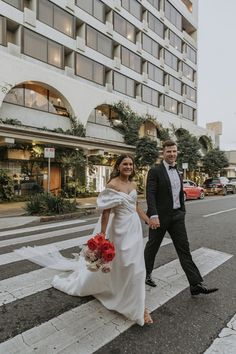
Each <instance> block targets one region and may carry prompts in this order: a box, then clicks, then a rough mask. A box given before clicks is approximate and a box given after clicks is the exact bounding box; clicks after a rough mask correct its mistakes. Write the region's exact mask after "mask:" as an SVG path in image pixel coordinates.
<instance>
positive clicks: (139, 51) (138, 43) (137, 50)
mask: <svg viewBox="0 0 236 354" xmlns="http://www.w3.org/2000/svg"><path fill="white" fill-rule="evenodd" d="M136 52H138V53H139V54H142V43H141V42H139V41H137V42H136Z"/></svg>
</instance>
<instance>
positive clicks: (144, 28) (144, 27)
mask: <svg viewBox="0 0 236 354" xmlns="http://www.w3.org/2000/svg"><path fill="white" fill-rule="evenodd" d="M143 30H144V31H145V32H148V23H147V21H146V20H143Z"/></svg>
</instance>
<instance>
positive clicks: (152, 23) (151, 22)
mask: <svg viewBox="0 0 236 354" xmlns="http://www.w3.org/2000/svg"><path fill="white" fill-rule="evenodd" d="M148 27H149V28H150V29H151V30H152V31H153V32H155V33H156V34H157V35H158V36H159V37H161V38H164V25H163V23H162V22H161V21H160V20H158V18H156V17H155V16H153V15H152V14H151V13H150V12H148Z"/></svg>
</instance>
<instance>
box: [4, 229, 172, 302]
mask: <svg viewBox="0 0 236 354" xmlns="http://www.w3.org/2000/svg"><path fill="white" fill-rule="evenodd" d="M89 237H91V235H88V236H85V237H79V238H77V239H75V240H76V242H77V244H76V246H79V245H82V244H84V243H85V242H86V241H87V240H88V239H89ZM71 241H74V240H71ZM146 241H147V239H146V238H145V239H144V244H145V243H146ZM58 243H59V242H58ZM169 243H171V240H170V239H168V238H164V240H163V242H162V246H165V245H167V244H169ZM53 245H57V244H56V243H54V244H53ZM57 246H58V245H57ZM65 246H66V248H70V246H69V245H68V242H66V243H65ZM57 248H58V247H57ZM66 248H63V249H66ZM61 249H62V248H60V250H61ZM13 255H14V256H17V258H18V260H22V258H21V257H20V256H18V255H17V254H15V253H14V254H13ZM0 257H1V256H0ZM55 274H58V271H55V270H52V269H47V268H43V269H39V270H35V271H32V272H30V273H26V274H22V275H18V276H15V277H12V278H9V279H4V280H2V281H0V289H1V292H0V306H2V305H3V304H7V303H10V302H12V301H15V300H17V299H22V298H24V297H26V296H29V295H32V294H35V293H37V292H39V291H42V290H46V289H49V288H50V287H51V281H52V278H53V275H55Z"/></svg>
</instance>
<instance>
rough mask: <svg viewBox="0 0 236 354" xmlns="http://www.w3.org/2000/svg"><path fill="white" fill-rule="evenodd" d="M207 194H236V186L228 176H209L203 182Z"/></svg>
mask: <svg viewBox="0 0 236 354" xmlns="http://www.w3.org/2000/svg"><path fill="white" fill-rule="evenodd" d="M203 188H204V191H205V194H206V195H207V194H221V195H226V194H228V193H233V194H235V192H236V186H235V185H234V184H233V183H231V182H230V181H229V180H228V178H227V177H212V178H207V179H206V180H205V182H204V183H203Z"/></svg>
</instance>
